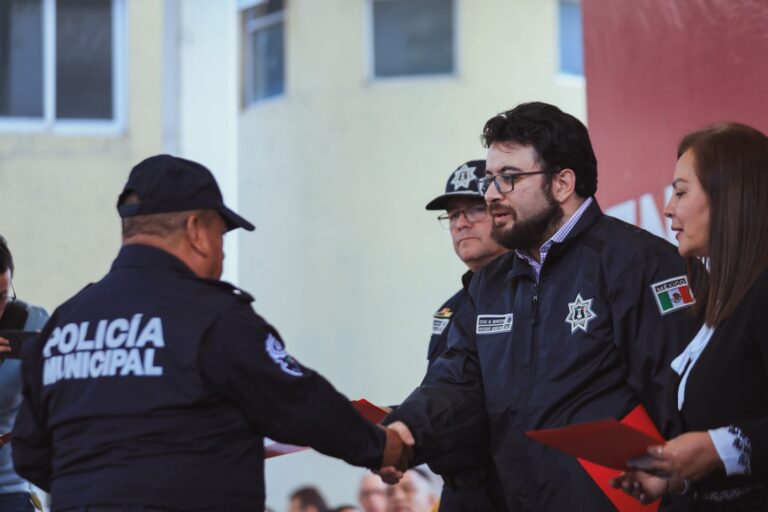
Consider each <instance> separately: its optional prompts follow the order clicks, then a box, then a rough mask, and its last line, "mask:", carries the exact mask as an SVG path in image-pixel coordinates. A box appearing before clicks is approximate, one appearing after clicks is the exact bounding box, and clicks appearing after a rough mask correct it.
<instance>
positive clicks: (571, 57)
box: [558, 0, 584, 76]
mask: <svg viewBox="0 0 768 512" xmlns="http://www.w3.org/2000/svg"><path fill="white" fill-rule="evenodd" d="M559 4H560V5H559V9H558V11H559V14H558V18H559V19H558V25H559V33H560V73H563V74H566V75H575V76H584V40H583V33H582V23H581V1H580V0H559Z"/></svg>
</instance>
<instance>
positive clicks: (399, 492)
mask: <svg viewBox="0 0 768 512" xmlns="http://www.w3.org/2000/svg"><path fill="white" fill-rule="evenodd" d="M437 505H438V497H437V493H436V492H435V486H434V483H433V481H432V477H431V476H430V474H429V472H428V471H427V470H426V469H425V468H424V467H415V468H412V469H409V470H408V471H406V472H405V473H404V474H403V477H402V478H401V479H400V481H399V482H398V483H396V484H394V485H391V486H389V487H388V488H387V512H430V511H432V510H435V509H436V507H437ZM465 510H468V511H469V510H474V509H473V508H466V509H465Z"/></svg>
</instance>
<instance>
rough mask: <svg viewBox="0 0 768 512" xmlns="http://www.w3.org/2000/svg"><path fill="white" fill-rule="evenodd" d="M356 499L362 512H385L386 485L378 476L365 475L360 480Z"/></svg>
mask: <svg viewBox="0 0 768 512" xmlns="http://www.w3.org/2000/svg"><path fill="white" fill-rule="evenodd" d="M357 499H358V501H359V502H360V506H361V507H362V508H363V512H385V511H386V510H387V484H385V483H384V482H382V481H381V478H379V476H378V475H374V474H372V473H366V475H365V476H363V478H361V479H360V490H359V491H358V493H357Z"/></svg>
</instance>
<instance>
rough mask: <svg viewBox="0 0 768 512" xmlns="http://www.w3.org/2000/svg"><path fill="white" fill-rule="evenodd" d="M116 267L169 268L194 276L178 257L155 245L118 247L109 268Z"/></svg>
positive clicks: (113, 268) (114, 268)
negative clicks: (118, 250)
mask: <svg viewBox="0 0 768 512" xmlns="http://www.w3.org/2000/svg"><path fill="white" fill-rule="evenodd" d="M118 268H170V269H173V270H175V271H177V272H179V273H181V274H186V275H190V276H192V277H195V274H194V272H192V270H191V269H190V268H189V267H188V266H187V265H186V264H185V263H184V262H183V261H181V260H180V259H179V258H177V257H176V256H174V255H173V254H171V253H169V252H166V251H164V250H162V249H159V248H157V247H153V246H151V245H143V244H128V245H124V246H122V247H121V248H120V252H119V253H118V254H117V258H115V261H113V262H112V268H111V270H116V269H118Z"/></svg>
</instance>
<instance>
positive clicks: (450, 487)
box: [427, 271, 505, 512]
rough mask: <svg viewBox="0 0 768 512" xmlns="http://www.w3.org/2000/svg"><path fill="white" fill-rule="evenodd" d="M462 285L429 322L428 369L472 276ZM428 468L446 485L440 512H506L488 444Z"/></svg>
mask: <svg viewBox="0 0 768 512" xmlns="http://www.w3.org/2000/svg"><path fill="white" fill-rule="evenodd" d="M461 280H462V284H463V285H464V286H463V287H462V288H461V290H459V291H458V292H456V293H455V294H454V295H453V296H452V297H451V298H450V299H448V301H447V302H446V303H445V304H443V305H442V306H440V309H438V310H437V311H436V312H435V314H434V316H433V318H432V338H431V339H430V341H429V350H428V351H427V359H428V361H429V366H432V364H433V363H434V362H435V361H437V360H438V358H439V357H440V356H441V355H442V354H443V353H445V352H446V351H447V350H448V332H449V330H450V329H449V328H450V325H451V320H452V318H453V317H454V315H457V314H458V313H459V311H460V310H461V308H462V307H463V306H464V304H465V303H466V302H467V301H468V300H469V293H468V287H469V283H470V281H471V280H472V272H471V271H467V272H466V273H465V274H464V275H463V276H462V278H461ZM429 467H430V468H431V469H432V471H434V472H435V473H437V474H439V475H440V476H442V477H443V480H444V482H445V485H444V487H443V492H442V495H441V496H440V512H463V511H465V510H472V511H474V512H492V511H500V510H505V507H504V506H503V502H504V498H503V494H502V491H501V484H500V482H499V480H498V476H497V475H496V471H495V469H494V467H493V461H492V460H491V458H490V454H489V452H488V441H487V440H486V439H482V442H480V443H479V444H477V445H475V446H467V447H464V448H461V449H458V450H454V451H451V452H448V453H446V454H444V455H442V456H440V457H437V458H434V459H431V460H430V462H429Z"/></svg>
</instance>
